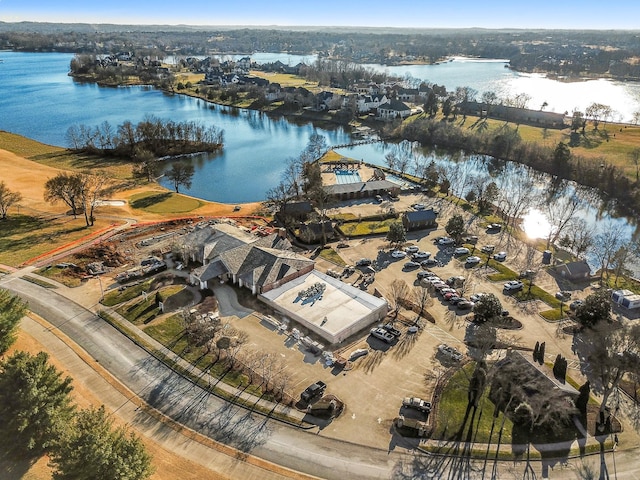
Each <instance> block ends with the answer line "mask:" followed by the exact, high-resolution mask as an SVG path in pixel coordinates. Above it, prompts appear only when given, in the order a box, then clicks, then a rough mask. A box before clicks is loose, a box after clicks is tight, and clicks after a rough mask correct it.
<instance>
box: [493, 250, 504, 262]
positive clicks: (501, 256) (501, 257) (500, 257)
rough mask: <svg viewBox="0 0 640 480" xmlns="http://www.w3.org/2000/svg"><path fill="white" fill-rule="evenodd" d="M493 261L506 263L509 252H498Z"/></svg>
mask: <svg viewBox="0 0 640 480" xmlns="http://www.w3.org/2000/svg"><path fill="white" fill-rule="evenodd" d="M493 259H494V260H497V261H498V262H504V261H505V260H506V259H507V252H498V253H496V254H494V255H493Z"/></svg>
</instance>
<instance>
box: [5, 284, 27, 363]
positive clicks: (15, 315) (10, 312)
mask: <svg viewBox="0 0 640 480" xmlns="http://www.w3.org/2000/svg"><path fill="white" fill-rule="evenodd" d="M26 310H27V304H26V303H25V302H23V301H22V300H21V299H20V298H19V297H18V296H17V295H12V294H11V293H9V292H8V291H7V290H0V355H4V354H5V353H6V352H7V350H9V347H10V346H11V345H13V343H14V342H15V341H16V334H17V331H18V326H19V324H20V319H21V318H22V317H23V316H24V314H25V312H26Z"/></svg>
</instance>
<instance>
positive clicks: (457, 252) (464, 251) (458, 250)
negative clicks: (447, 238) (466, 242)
mask: <svg viewBox="0 0 640 480" xmlns="http://www.w3.org/2000/svg"><path fill="white" fill-rule="evenodd" d="M453 254H454V255H468V254H469V249H468V248H467V247H458V248H456V249H455V250H454V251H453Z"/></svg>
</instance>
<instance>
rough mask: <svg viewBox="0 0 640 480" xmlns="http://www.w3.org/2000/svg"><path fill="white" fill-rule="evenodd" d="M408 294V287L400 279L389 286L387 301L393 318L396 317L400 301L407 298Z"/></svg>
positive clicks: (400, 304)
mask: <svg viewBox="0 0 640 480" xmlns="http://www.w3.org/2000/svg"><path fill="white" fill-rule="evenodd" d="M408 294H409V286H408V285H407V282H405V281H404V280H401V279H395V280H394V281H393V282H391V285H390V286H389V297H390V298H389V300H390V301H391V307H392V308H393V315H394V318H395V317H397V316H398V312H399V311H400V307H401V306H402V301H403V300H404V299H406V298H407V295H408Z"/></svg>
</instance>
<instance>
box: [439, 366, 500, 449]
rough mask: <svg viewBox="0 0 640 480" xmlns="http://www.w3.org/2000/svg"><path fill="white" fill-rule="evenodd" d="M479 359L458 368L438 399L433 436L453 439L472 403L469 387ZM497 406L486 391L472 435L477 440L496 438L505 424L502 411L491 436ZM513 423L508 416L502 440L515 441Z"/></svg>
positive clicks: (466, 430)
mask: <svg viewBox="0 0 640 480" xmlns="http://www.w3.org/2000/svg"><path fill="white" fill-rule="evenodd" d="M474 368H475V363H471V364H468V365H466V366H465V367H464V368H462V369H461V370H460V371H458V372H456V373H455V374H454V375H453V376H452V377H451V379H450V380H449V382H448V383H447V385H446V386H445V388H444V391H443V392H442V396H441V397H440V400H439V402H438V408H437V418H436V424H435V428H434V431H433V434H432V436H431V438H434V439H442V440H449V439H453V438H454V436H455V435H456V433H457V432H458V431H459V430H460V427H461V426H462V422H463V420H464V416H465V412H466V410H467V405H468V397H467V392H468V387H469V378H470V377H471V374H472V373H473V369H474ZM494 410H495V406H494V404H493V402H492V401H491V400H489V398H488V391H485V393H484V394H483V395H482V398H481V399H480V401H479V406H478V410H477V412H476V415H475V418H474V424H473V430H472V432H473V433H472V439H473V440H474V441H475V442H477V443H490V442H496V441H497V438H498V430H499V429H500V426H501V425H502V420H503V414H502V412H500V413H499V414H498V416H497V418H496V419H495V428H494V432H493V435H492V436H491V438H490V433H491V426H492V424H493V422H494V419H493V412H494ZM470 420H471V414H469V417H468V421H467V424H466V425H465V427H464V432H463V436H462V438H461V439H462V440H464V439H465V438H466V435H467V432H468V429H469V421H470ZM512 428H513V423H512V422H511V420H509V419H508V418H506V419H505V423H504V431H503V433H502V442H503V443H510V442H511V431H512Z"/></svg>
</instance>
